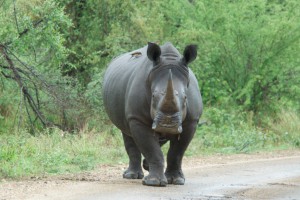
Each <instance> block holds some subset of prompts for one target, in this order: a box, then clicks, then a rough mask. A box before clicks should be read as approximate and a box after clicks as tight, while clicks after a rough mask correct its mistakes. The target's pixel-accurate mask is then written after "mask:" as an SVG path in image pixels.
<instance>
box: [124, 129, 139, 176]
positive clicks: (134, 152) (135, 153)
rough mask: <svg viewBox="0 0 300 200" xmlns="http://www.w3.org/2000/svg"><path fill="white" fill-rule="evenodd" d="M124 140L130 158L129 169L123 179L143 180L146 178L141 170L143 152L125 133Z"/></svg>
mask: <svg viewBox="0 0 300 200" xmlns="http://www.w3.org/2000/svg"><path fill="white" fill-rule="evenodd" d="M123 140H124V144H125V149H126V152H127V155H128V157H129V167H128V168H127V169H126V170H125V171H124V173H123V178H126V179H142V178H143V177H144V173H143V170H142V168H141V158H142V156H141V152H140V151H139V149H138V148H137V146H136V144H135V142H134V141H133V139H132V138H131V137H130V136H128V135H126V134H124V133H123Z"/></svg>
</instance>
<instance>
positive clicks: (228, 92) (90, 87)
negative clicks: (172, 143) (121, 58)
mask: <svg viewBox="0 0 300 200" xmlns="http://www.w3.org/2000/svg"><path fill="white" fill-rule="evenodd" d="M299 10H300V1H298V0H252V1H242V0H236V1H233V0H225V1H221V0H213V1H211V0H168V1H132V0H122V1H121V0H101V1H100V0H89V1H87V0H2V1H0V27H1V29H0V139H1V140H0V165H1V166H6V167H7V169H4V168H3V169H1V170H2V172H1V171H0V176H17V174H18V173H19V172H12V171H10V170H8V169H10V168H11V163H15V161H16V160H18V159H19V157H14V156H16V155H18V154H19V155H23V153H24V157H26V156H28V157H30V155H35V154H34V152H37V151H40V149H36V148H38V147H33V145H31V143H34V142H36V138H35V137H32V136H30V137H29V136H28V134H27V132H29V133H31V134H37V136H36V137H37V138H39V140H41V141H43V140H44V139H45V138H48V139H49V140H51V141H53V143H55V141H56V140H58V141H59V142H58V143H59V144H62V145H61V146H59V145H58V146H55V145H54V146H55V148H56V147H57V149H49V151H52V150H53V151H54V153H56V155H53V156H54V159H53V160H51V161H49V163H52V162H53V163H56V161H57V163H56V164H55V165H60V164H65V165H69V164H70V163H73V162H75V161H74V160H73V159H75V158H73V157H72V155H71V153H70V154H68V153H66V154H65V153H64V152H63V151H64V150H63V146H65V144H66V143H71V142H70V141H72V140H73V139H74V143H76V142H77V143H76V144H78V145H82V143H81V142H83V143H84V142H85V141H86V140H85V139H83V140H80V139H79V138H80V136H78V137H79V138H72V137H73V136H70V137H68V138H59V137H56V136H55V135H54V136H52V135H51V134H46V135H47V136H45V137H44V136H41V135H40V134H39V133H38V132H39V131H42V132H43V129H44V128H47V127H53V126H56V127H58V128H59V129H61V130H64V131H72V132H77V131H79V130H81V131H82V130H85V131H84V132H85V134H86V133H87V132H89V131H90V130H97V131H104V130H106V129H108V128H111V124H110V122H109V121H108V119H107V117H106V115H105V112H104V110H103V107H102V103H101V101H102V100H101V83H102V77H103V73H104V70H105V68H106V66H107V64H108V63H109V62H110V60H111V59H112V58H114V57H116V56H118V55H120V54H121V53H124V52H127V51H132V50H134V49H137V48H140V47H142V46H145V45H146V44H147V42H148V41H152V42H157V43H159V44H163V43H165V42H166V41H170V42H172V43H173V44H174V45H175V46H176V47H177V48H178V49H179V50H180V51H181V52H182V50H183V48H184V47H185V45H187V44H191V43H193V44H197V45H198V58H197V59H196V61H195V62H193V63H192V64H191V68H192V70H193V71H194V72H195V74H196V76H197V78H198V81H199V86H200V88H201V92H202V95H203V100H204V106H205V110H204V116H203V120H204V121H205V123H204V124H203V126H201V127H200V128H199V130H197V134H196V137H195V140H194V141H193V143H194V144H192V145H191V150H190V153H188V154H192V155H193V154H195V152H197V151H203V150H204V149H210V148H219V149H221V151H222V152H226V151H229V152H239V151H250V150H252V149H255V148H264V147H266V146H269V145H286V146H293V147H295V146H296V147H299V146H300V140H299V138H300V133H299V130H300V129H299V113H300V57H299V55H300V24H299V22H300V12H299ZM24 129H26V130H28V131H22V130H24ZM37 130H38V131H37ZM45 130H46V132H47V133H48V129H45ZM45 130H44V132H45ZM24 132H26V133H24ZM54 132H57V131H54ZM8 134H12V136H7V135H8ZM48 136H49V137H48ZM14 137H16V138H14ZM28 137H29V138H28ZM74 137H77V136H74ZM92 137H93V138H94V139H95V138H97V139H98V137H97V136H92ZM112 137H116V138H117V140H118V141H119V139H120V138H119V136H116V135H114V134H112ZM58 138H59V139H58ZM87 138H88V137H87ZM81 139H82V138H81ZM94 139H92V140H94ZM100 143H101V141H100ZM100 143H99V144H98V143H97V144H95V145H100ZM195 143H196V144H195ZM10 144H18V145H19V146H20V147H22V148H20V149H13V150H12V149H9V146H10ZM41 144H43V142H41ZM93 144H94V143H93ZM109 144H110V143H109ZM24 145H25V146H24ZM28 145H29V149H28V152H27V150H24V149H23V147H24V148H25V147H26V148H27V146H28ZM101 145H102V143H101ZM41 148H42V147H41ZM59 148H62V149H60V150H58V149H59ZM66 148H69V150H66V151H67V152H68V151H70V152H72V151H73V152H75V150H74V149H73V150H72V148H73V147H72V145H71V147H66ZM70 149H71V150H70ZM94 150H95V149H94ZM94 150H93V152H95V151H94ZM11 151H13V152H12V153H11ZM30 151H32V152H33V153H32V152H30ZM42 152H44V151H42ZM14 154H16V155H14ZM61 154H62V155H65V156H66V158H64V159H63V160H60V158H62V157H61ZM79 154H80V153H79ZM92 154H93V153H91V154H90V155H89V156H91V155H92ZM12 155H14V156H12ZM51 155H52V154H51ZM82 155H85V154H84V153H82ZM93 155H94V154H93ZM11 156H12V157H11ZM45 156H46V155H45ZM49 156H50V155H49ZM55 156H58V157H59V158H57V159H56V157H55ZM89 156H88V157H89ZM98 156H99V155H98ZM83 157H84V156H83ZM47 159H48V158H47ZM49 159H50V158H49ZM79 159H80V158H79ZM91 159H94V157H93V156H91ZM94 160H95V159H94ZM10 161H13V162H10ZM98 161H99V162H100V161H101V159H100V160H98ZM24 162H25V161H24ZM26 162H31V161H26ZM40 162H44V161H42V159H40V160H39V158H37V160H36V161H34V163H36V166H39V165H43V166H45V167H44V170H45V171H48V172H51V170H53V169H52V168H51V166H48V164H49V163H48V164H47V163H42V164H41V163H40ZM45 162H46V161H45ZM83 162H85V161H83ZM95 162H96V161H95ZM53 163H52V164H53ZM80 163H81V162H80ZM19 164H20V163H19ZM21 164H22V163H21ZM80 165H81V164H78V166H79V168H80ZM20 168H22V166H20ZM83 168H85V167H83ZM87 168H89V167H87ZM55 170H58V169H57V168H56V169H55ZM55 170H54V171H55ZM4 171H5V172H4ZM58 171H63V170H58ZM1 173H2V175H1ZM28 173H30V172H28ZM3 174H5V175H3ZM23 174H24V173H23ZM25 174H26V173H25Z"/></svg>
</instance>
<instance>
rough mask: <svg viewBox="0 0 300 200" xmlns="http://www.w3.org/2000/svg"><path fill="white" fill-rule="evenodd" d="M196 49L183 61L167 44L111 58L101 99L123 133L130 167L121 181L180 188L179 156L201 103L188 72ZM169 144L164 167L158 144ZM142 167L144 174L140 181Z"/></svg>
mask: <svg viewBox="0 0 300 200" xmlns="http://www.w3.org/2000/svg"><path fill="white" fill-rule="evenodd" d="M196 56H197V50H196V46H194V45H189V46H187V47H186V48H185V50H184V52H183V56H182V55H181V54H180V53H179V52H178V50H177V49H176V48H175V47H174V46H173V45H172V44H171V43H166V44H164V45H163V46H158V45H157V44H154V43H148V46H145V47H143V48H141V49H138V50H136V51H133V52H130V53H126V54H123V55H121V56H119V57H117V58H116V59H114V60H113V61H112V62H111V63H110V64H109V66H108V69H107V71H106V73H105V76H104V83H103V100H104V106H105V109H106V111H107V114H108V116H109V118H110V119H111V121H112V122H113V123H114V124H115V125H116V126H117V127H118V128H119V129H120V130H121V131H122V134H123V139H124V144H125V149H126V151H127V154H128V156H129V160H130V161H129V167H128V169H127V170H126V171H125V172H124V174H123V177H124V178H128V179H142V178H143V184H144V185H151V186H166V185H167V184H168V183H169V184H176V185H183V184H184V182H185V178H184V175H183V172H182V169H181V163H182V157H183V155H184V152H185V150H186V148H187V147H188V145H189V143H190V141H191V140H192V138H193V136H194V133H195V130H196V127H197V123H198V121H199V118H200V116H201V113H202V99H201V94H200V91H199V88H198V83H197V80H196V78H195V75H194V74H193V72H192V71H191V70H190V69H189V68H188V67H187V65H188V64H189V63H190V62H192V61H193V60H194V59H195V58H196ZM167 141H170V148H169V151H168V154H167V167H166V171H165V172H164V167H165V166H164V156H163V153H162V151H161V149H160V147H161V145H163V144H164V143H166V142H167ZM141 155H143V156H144V157H145V160H144V162H143V166H144V168H145V169H147V170H149V175H148V176H146V177H144V174H143V171H142V168H141Z"/></svg>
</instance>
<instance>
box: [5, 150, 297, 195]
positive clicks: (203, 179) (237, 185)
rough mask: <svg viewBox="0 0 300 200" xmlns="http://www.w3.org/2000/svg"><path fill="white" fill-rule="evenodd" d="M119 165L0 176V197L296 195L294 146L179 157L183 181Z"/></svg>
mask: <svg viewBox="0 0 300 200" xmlns="http://www.w3.org/2000/svg"><path fill="white" fill-rule="evenodd" d="M125 169H126V165H100V166H99V167H98V168H97V169H95V170H94V171H92V172H84V173H79V174H67V175H57V176H49V177H31V178H28V179H25V180H24V179H23V180H19V181H11V180H2V181H1V183H0V200H10V199H18V200H19V199H33V200H37V199H38V200H50V199H51V200H53V199H54V200H60V199H64V200H83V199H87V200H95V199H131V200H132V199H133V200H134V199H161V200H165V199H166V200H167V199H168V200H169V199H170V200H175V199H185V200H189V199H192V200H200V199H210V200H215V199H291V200H293V199H295V200H296V199H300V150H288V151H287V150H285V151H273V152H268V153H266V152H264V153H254V154H237V155H213V156H201V157H193V158H190V157H189V158H184V161H183V171H184V173H185V177H186V183H185V185H183V186H176V185H168V186H167V187H149V186H143V185H142V183H141V182H142V181H141V180H127V179H123V178H122V172H123V171H124V170H125ZM145 174H147V173H146V172H145Z"/></svg>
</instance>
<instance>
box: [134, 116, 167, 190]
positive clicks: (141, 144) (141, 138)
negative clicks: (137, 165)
mask: <svg viewBox="0 0 300 200" xmlns="http://www.w3.org/2000/svg"><path fill="white" fill-rule="evenodd" d="M130 130H131V134H132V137H133V139H134V141H135V143H136V144H137V146H138V148H139V150H140V151H141V152H142V154H143V156H144V157H145V159H146V160H147V162H148V165H149V175H148V176H146V177H144V179H143V184H144V185H149V186H166V185H167V184H168V182H167V179H166V176H165V174H164V156H163V153H162V151H161V149H160V145H159V140H158V139H159V138H158V137H157V136H156V135H155V134H154V133H153V131H152V129H151V128H150V127H147V126H145V125H144V124H142V123H141V122H139V121H137V120H132V121H130Z"/></svg>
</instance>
